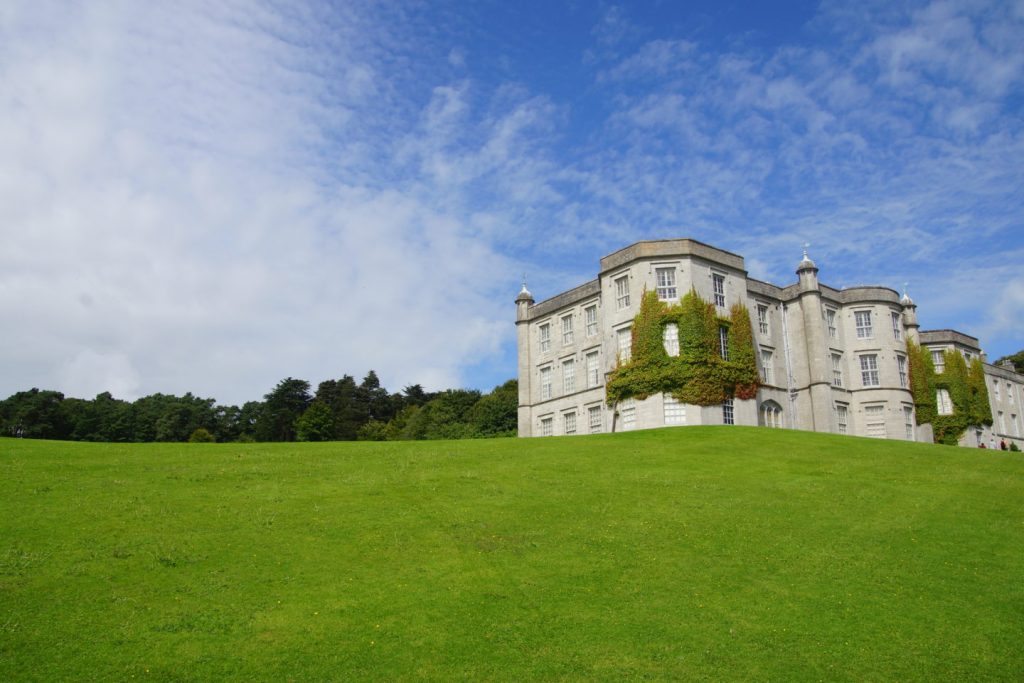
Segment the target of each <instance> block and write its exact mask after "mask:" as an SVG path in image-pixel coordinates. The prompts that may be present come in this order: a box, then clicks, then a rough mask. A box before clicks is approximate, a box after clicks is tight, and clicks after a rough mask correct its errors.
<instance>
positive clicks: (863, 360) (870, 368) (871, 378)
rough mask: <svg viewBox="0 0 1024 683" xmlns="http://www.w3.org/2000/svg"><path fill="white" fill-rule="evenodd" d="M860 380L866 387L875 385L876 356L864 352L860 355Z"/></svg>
mask: <svg viewBox="0 0 1024 683" xmlns="http://www.w3.org/2000/svg"><path fill="white" fill-rule="evenodd" d="M860 381H861V383H862V384H863V385H864V386H866V387H877V386H878V385H879V383H878V356H876V355H875V354H873V353H871V354H865V355H863V356H861V357H860Z"/></svg>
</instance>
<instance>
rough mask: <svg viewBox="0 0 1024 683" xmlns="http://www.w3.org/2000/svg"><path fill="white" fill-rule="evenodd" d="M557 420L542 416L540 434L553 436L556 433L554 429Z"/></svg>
mask: <svg viewBox="0 0 1024 683" xmlns="http://www.w3.org/2000/svg"><path fill="white" fill-rule="evenodd" d="M554 426H555V420H554V418H551V417H542V418H541V419H540V435H541V436H551V435H552V434H554V433H555V431H554Z"/></svg>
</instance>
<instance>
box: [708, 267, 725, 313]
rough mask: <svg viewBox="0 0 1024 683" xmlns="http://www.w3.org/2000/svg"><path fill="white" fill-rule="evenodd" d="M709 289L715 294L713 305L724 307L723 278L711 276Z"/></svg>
mask: <svg viewBox="0 0 1024 683" xmlns="http://www.w3.org/2000/svg"><path fill="white" fill-rule="evenodd" d="M711 287H712V289H713V290H714V292H715V305H716V306H723V307H724V306H725V276H724V275H719V274H718V273H712V274H711Z"/></svg>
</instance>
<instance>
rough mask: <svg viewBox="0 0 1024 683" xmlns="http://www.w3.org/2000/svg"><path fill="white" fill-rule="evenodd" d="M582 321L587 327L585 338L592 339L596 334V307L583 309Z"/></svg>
mask: <svg viewBox="0 0 1024 683" xmlns="http://www.w3.org/2000/svg"><path fill="white" fill-rule="evenodd" d="M583 320H584V322H585V323H586V326H587V336H588V337H593V336H594V335H595V334H597V306H587V307H586V308H584V309H583Z"/></svg>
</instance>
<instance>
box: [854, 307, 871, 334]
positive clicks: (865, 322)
mask: <svg viewBox="0 0 1024 683" xmlns="http://www.w3.org/2000/svg"><path fill="white" fill-rule="evenodd" d="M853 316H854V320H855V321H856V323H857V339H871V338H872V337H873V336H874V332H872V330H871V311H855V312H854V314H853Z"/></svg>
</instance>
